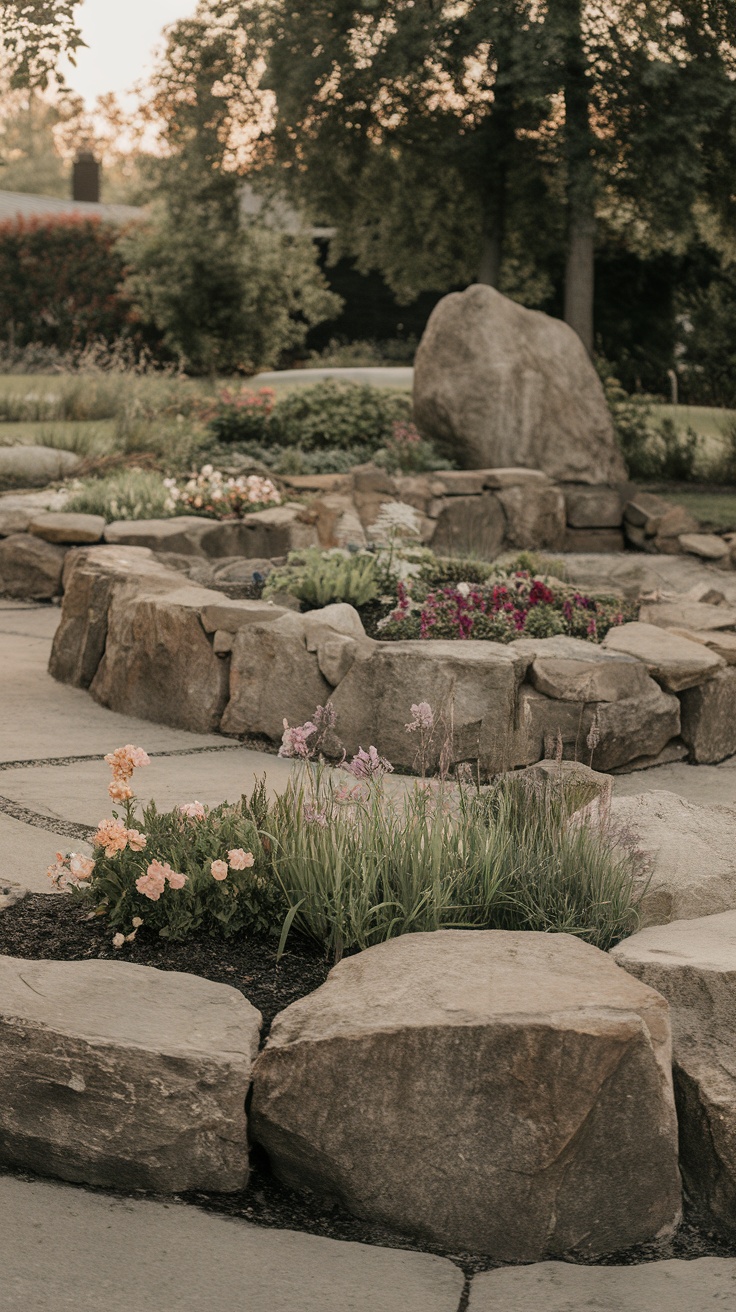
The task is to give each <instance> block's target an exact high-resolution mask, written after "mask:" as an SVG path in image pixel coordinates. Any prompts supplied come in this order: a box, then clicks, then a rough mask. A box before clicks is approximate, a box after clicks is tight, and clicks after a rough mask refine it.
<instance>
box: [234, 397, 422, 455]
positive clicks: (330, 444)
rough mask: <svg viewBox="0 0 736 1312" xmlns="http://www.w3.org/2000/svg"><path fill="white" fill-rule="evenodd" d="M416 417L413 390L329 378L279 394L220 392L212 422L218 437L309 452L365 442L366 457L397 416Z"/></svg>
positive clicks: (388, 435)
mask: <svg viewBox="0 0 736 1312" xmlns="http://www.w3.org/2000/svg"><path fill="white" fill-rule="evenodd" d="M410 419H411V399H410V397H409V396H408V394H407V393H404V392H399V391H392V390H390V389H388V388H381V387H371V386H370V385H368V384H366V385H359V384H357V383H341V382H336V381H333V380H332V379H327V380H326V381H325V382H321V383H314V384H313V385H311V386H308V387H294V388H293V389H292V390H291V391H289V392H284V393H282V394H281V395H280V396H278V397H275V398H274V394H273V392H272V391H271V390H270V389H268V388H263V389H261V390H260V391H258V392H254V391H253V390H252V389H251V388H248V387H243V388H242V389H241V390H240V391H237V392H236V391H233V390H232V389H231V388H227V389H225V391H223V392H220V394H219V396H218V398H217V405H216V409H215V412H214V414H212V416H211V417H210V421H209V422H210V427H211V430H212V432H213V435H214V436H215V437H216V438H217V439H218V441H221V442H225V443H230V444H232V443H240V442H259V443H261V444H263V445H264V446H270V447H295V448H297V449H298V450H300V451H303V452H307V453H308V452H313V451H324V450H330V449H338V450H345V449H347V448H349V447H355V448H359V449H360V451H361V452H362V453H363V459H364V460H367V459H368V456H369V454H371V453H373V452H374V451H377V450H378V449H379V448H380V447H384V446H385V445H386V443H387V442H389V441H390V439H391V438H392V435H393V425H394V423H395V422H403V423H408V422H409V421H410Z"/></svg>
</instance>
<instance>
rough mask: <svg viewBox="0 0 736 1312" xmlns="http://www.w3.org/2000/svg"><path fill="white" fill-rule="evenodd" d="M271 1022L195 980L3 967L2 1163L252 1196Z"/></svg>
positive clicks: (130, 970)
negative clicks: (254, 1071)
mask: <svg viewBox="0 0 736 1312" xmlns="http://www.w3.org/2000/svg"><path fill="white" fill-rule="evenodd" d="M260 1020H261V1017H260V1013H259V1012H257V1011H256V1009H255V1007H252V1006H251V1005H250V1003H249V1002H247V1001H246V999H245V998H244V997H243V996H242V994H241V993H240V992H238V991H237V990H236V989H233V988H229V987H228V986H227V985H224V984H212V983H210V982H209V981H208V980H203V979H200V978H199V977H197V976H196V975H184V974H179V973H178V972H174V971H159V970H152V969H150V968H149V967H147V966H135V965H131V964H129V963H128V962H118V961H116V962H109V961H74V962H61V961H24V960H20V959H17V958H14V957H0V1162H2V1164H3V1165H4V1166H11V1167H19V1168H21V1169H26V1170H31V1171H38V1172H39V1173H40V1174H42V1175H58V1176H60V1177H61V1178H62V1179H64V1180H73V1181H79V1182H80V1183H85V1184H92V1185H101V1186H103V1187H107V1188H116V1189H152V1190H157V1191H163V1192H179V1191H181V1190H186V1189H213V1190H217V1191H223V1192H229V1191H233V1190H237V1189H242V1188H244V1186H245V1184H246V1182H247V1179H248V1147H247V1139H246V1118H245V1095H246V1093H247V1091H248V1085H249V1080H250V1070H251V1064H252V1062H253V1059H254V1058H255V1055H256V1053H257V1051H258V1041H259V1032H260Z"/></svg>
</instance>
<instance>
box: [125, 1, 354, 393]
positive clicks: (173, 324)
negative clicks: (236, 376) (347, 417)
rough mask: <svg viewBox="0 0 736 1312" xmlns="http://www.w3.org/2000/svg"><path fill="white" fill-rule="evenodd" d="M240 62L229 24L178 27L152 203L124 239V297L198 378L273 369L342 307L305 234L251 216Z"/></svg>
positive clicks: (160, 85) (162, 107)
mask: <svg viewBox="0 0 736 1312" xmlns="http://www.w3.org/2000/svg"><path fill="white" fill-rule="evenodd" d="M237 61H238V50H237V47H236V46H235V45H234V43H233V41H232V37H231V34H230V33H228V32H227V31H223V30H213V29H212V28H211V27H209V26H208V25H206V24H204V23H202V22H199V21H197V20H189V21H185V22H181V23H177V24H175V25H174V26H173V27H172V28H171V29H170V30H169V33H168V41H167V47H166V52H165V56H164V58H163V60H162V62H161V64H160V67H159V69H158V71H157V74H156V78H155V81H154V88H153V96H152V99H151V103H150V112H151V114H152V115H154V116H155V117H156V118H157V120H158V121H159V122H160V123H161V124H162V137H161V145H162V148H163V150H164V154H163V156H162V157H161V158H160V159H159V160H157V161H154V162H152V173H153V177H152V194H153V195H154V197H155V204H154V207H153V211H152V216H151V219H150V221H149V222H147V223H144V224H141V225H136V226H135V227H134V228H132V229H131V230H130V232H129V233H128V234H127V236H126V237H125V238H124V239H123V243H122V250H123V253H124V255H125V257H126V259H127V261H128V265H129V273H128V276H127V279H126V282H125V292H126V294H127V295H128V296H129V297H130V298H131V300H132V301H133V303H134V305H135V306H136V307H137V310H138V312H139V314H140V315H141V317H142V318H143V319H147V320H151V321H153V323H154V324H155V325H156V326H157V328H158V329H159V330H160V331H161V333H162V334H163V339H164V342H165V344H166V346H167V347H168V348H169V350H170V351H171V352H172V353H173V354H174V355H176V356H179V357H180V358H181V359H182V360H183V362H184V364H185V365H186V367H187V368H189V369H191V370H192V371H194V372H200V373H201V372H214V371H219V372H235V371H237V370H246V371H251V370H255V369H257V368H259V367H262V366H264V365H273V364H276V363H277V362H278V359H279V356H280V354H281V353H282V352H283V351H286V350H289V349H291V348H293V347H295V346H298V345H300V344H301V343H303V341H304V339H305V337H306V334H307V331H308V329H309V327H310V325H312V324H315V323H319V322H321V321H322V320H323V319H327V318H330V317H331V316H333V315H334V314H335V313H336V312H337V311H338V310H339V308H340V301H339V299H338V298H337V297H335V296H333V295H332V293H331V292H329V290H328V288H327V285H326V283H325V281H324V279H323V277H322V274H321V273H320V271H319V268H318V265H317V259H316V252H315V249H314V246H313V243H312V242H311V241H310V240H309V238H308V237H305V236H301V235H299V234H297V235H290V234H289V233H284V232H279V231H274V230H269V229H267V228H266V227H264V226H263V225H257V224H255V223H252V222H247V221H246V220H245V219H244V216H243V213H242V207H241V197H240V191H241V186H242V182H241V179H240V177H239V175H238V173H237V172H236V171H235V169H234V157H235V154H236V152H237V142H234V140H233V137H234V134H235V135H237V133H235V128H236V126H237V125H236V122H235V120H234V118H233V114H232V110H231V84H232V79H233V77H234V76H235V75H236V73H237Z"/></svg>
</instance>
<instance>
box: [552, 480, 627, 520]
mask: <svg viewBox="0 0 736 1312" xmlns="http://www.w3.org/2000/svg"><path fill="white" fill-rule="evenodd" d="M563 492H564V494H565V508H566V510H567V522H568V524H569V525H570V527H571V528H577V529H591V528H600V529H605V528H607V529H612V528H620V527H621V524H622V523H623V518H624V513H623V505H622V502H621V494H620V493H619V492H618V491H617V490H616V488H613V487H605V486H604V487H585V486H581V485H580V484H575V483H568V484H567V486H566V487H564V488H563Z"/></svg>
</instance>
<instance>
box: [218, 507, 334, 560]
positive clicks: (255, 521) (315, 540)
mask: <svg viewBox="0 0 736 1312" xmlns="http://www.w3.org/2000/svg"><path fill="white" fill-rule="evenodd" d="M199 545H200V546H201V549H202V551H203V552H204V553H205V555H206V556H210V557H215V556H249V557H253V556H268V557H271V556H286V555H288V553H289V552H290V551H298V550H300V549H301V548H302V547H318V546H319V536H318V534H317V528H316V525H315V524H314V523H310V522H309V517H308V516H307V515H306V512H305V509H304V507H303V506H300V505H285V506H271V507H269V509H268V510H256V511H254V512H253V513H252V514H249V515H246V516H245V519H238V520H228V521H225V522H223V523H220V524H212V523H210V524H209V525H208V527H207V529H206V530H205V532H204V533H203V534H202V536H201V537H200V538H199Z"/></svg>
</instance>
